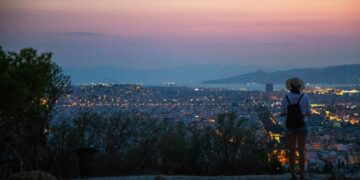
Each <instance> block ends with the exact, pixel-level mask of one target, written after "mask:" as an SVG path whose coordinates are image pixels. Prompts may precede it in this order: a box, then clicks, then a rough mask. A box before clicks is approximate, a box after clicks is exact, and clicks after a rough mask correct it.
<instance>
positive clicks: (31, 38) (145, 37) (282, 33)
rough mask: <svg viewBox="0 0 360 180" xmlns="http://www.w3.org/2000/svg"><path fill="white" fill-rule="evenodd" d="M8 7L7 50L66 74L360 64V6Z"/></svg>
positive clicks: (4, 13) (139, 1)
mask: <svg viewBox="0 0 360 180" xmlns="http://www.w3.org/2000/svg"><path fill="white" fill-rule="evenodd" d="M1 4H2V5H1V7H0V10H1V12H0V22H1V24H5V26H2V28H1V29H0V39H1V41H0V44H1V46H3V48H4V49H6V50H18V49H20V48H24V47H34V48H37V49H39V50H40V51H51V52H53V53H54V60H55V62H57V63H58V64H60V65H61V66H63V67H64V68H65V69H66V68H77V67H118V68H139V69H156V68H164V67H178V66H184V65H189V64H200V65H201V64H215V65H216V64H219V65H224V66H232V65H236V66H244V67H247V66H252V67H264V68H267V69H279V68H283V69H284V68H297V67H324V66H331V65H339V64H356V63H359V62H360V60H359V58H360V22H359V21H358V19H359V17H360V4H359V3H357V1H356V0H344V1H332V0H326V1H325V0H319V1H302V2H301V3H299V2H296V1H293V0H286V1H285V0H281V1H274V0H270V1H248V0H242V1H225V2H223V1H220V0H209V1H187V0H186V1H178V0H176V1H164V0H156V1H147V0H136V1H113V0H111V1H106V2H102V1H97V0H96V1H91V2H88V1H83V0H76V1H44V0H36V1H17V0H15V1H8V0H3V1H1Z"/></svg>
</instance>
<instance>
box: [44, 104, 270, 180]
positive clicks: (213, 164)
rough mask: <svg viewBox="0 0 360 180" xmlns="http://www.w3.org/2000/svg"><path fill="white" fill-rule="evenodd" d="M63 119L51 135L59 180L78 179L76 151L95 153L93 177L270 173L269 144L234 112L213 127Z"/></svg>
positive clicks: (111, 117) (97, 117) (121, 118)
mask: <svg viewBox="0 0 360 180" xmlns="http://www.w3.org/2000/svg"><path fill="white" fill-rule="evenodd" d="M62 118H63V119H61V118H60V119H59V120H57V121H56V122H57V123H54V124H53V126H52V129H51V135H50V136H49V145H50V147H52V152H53V153H54V154H56V155H55V156H56V157H57V158H56V161H55V163H56V166H57V167H58V170H59V171H58V172H57V174H56V175H57V176H63V177H74V176H76V174H77V172H75V171H73V170H71V169H76V168H77V167H76V164H75V163H74V160H76V158H77V155H76V154H75V153H74V152H75V151H76V149H77V148H82V147H92V148H95V149H96V150H97V153H95V155H94V158H95V159H94V160H93V164H92V165H93V173H94V175H95V176H116V175H131V174H159V173H161V174H193V175H231V174H254V173H272V171H271V168H272V166H271V164H269V163H268V161H267V155H266V154H267V152H268V149H267V146H266V145H264V144H260V143H259V142H257V140H256V139H257V138H255V137H254V136H255V135H254V129H252V130H251V129H248V128H247V127H246V126H245V123H244V122H245V121H246V120H245V119H239V118H237V117H236V115H235V114H232V113H228V114H221V115H219V116H218V118H217V121H216V122H215V123H214V124H212V125H209V126H207V125H203V124H201V123H200V122H193V123H190V124H184V123H182V122H176V121H173V120H171V119H153V118H150V117H149V116H147V115H144V116H139V115H135V114H130V113H112V114H108V115H104V114H99V113H95V112H92V111H88V110H86V111H81V112H79V113H78V114H77V115H72V116H71V117H62ZM70 167H71V168H70ZM273 173H275V172H273Z"/></svg>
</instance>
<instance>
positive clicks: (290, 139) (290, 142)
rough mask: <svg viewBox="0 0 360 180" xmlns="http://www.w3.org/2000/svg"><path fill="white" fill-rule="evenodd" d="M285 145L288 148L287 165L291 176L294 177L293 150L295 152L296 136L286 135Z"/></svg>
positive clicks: (292, 134)
mask: <svg viewBox="0 0 360 180" xmlns="http://www.w3.org/2000/svg"><path fill="white" fill-rule="evenodd" d="M287 143H288V148H289V154H288V156H289V165H290V172H291V175H292V176H295V150H296V134H295V133H291V134H288V135H287Z"/></svg>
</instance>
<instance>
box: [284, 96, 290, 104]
mask: <svg viewBox="0 0 360 180" xmlns="http://www.w3.org/2000/svg"><path fill="white" fill-rule="evenodd" d="M285 97H286V100H287V102H288V104H291V102H290V100H289V97H288V96H287V95H285Z"/></svg>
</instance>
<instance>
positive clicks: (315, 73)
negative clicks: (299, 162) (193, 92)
mask: <svg viewBox="0 0 360 180" xmlns="http://www.w3.org/2000/svg"><path fill="white" fill-rule="evenodd" d="M294 76H297V77H300V78H302V79H303V80H304V81H305V82H307V83H313V84H360V64H352V65H341V66H329V67H324V68H302V69H291V70H286V71H276V72H265V71H262V70H257V71H254V72H251V73H247V74H242V75H238V76H233V77H229V78H224V79H217V80H208V81H204V82H203V83H204V84H237V83H250V82H256V83H262V84H264V83H284V82H285V80H286V79H288V78H290V77H294Z"/></svg>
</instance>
